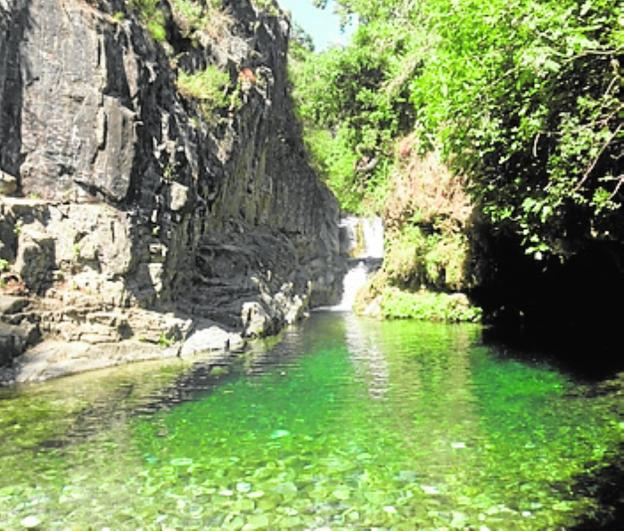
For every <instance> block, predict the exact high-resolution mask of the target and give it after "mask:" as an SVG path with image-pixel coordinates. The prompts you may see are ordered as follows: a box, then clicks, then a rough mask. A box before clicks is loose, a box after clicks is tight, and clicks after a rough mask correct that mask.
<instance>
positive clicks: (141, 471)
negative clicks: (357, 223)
mask: <svg viewBox="0 0 624 531" xmlns="http://www.w3.org/2000/svg"><path fill="white" fill-rule="evenodd" d="M480 338H481V333H480V329H479V328H478V327H473V326H460V325H454V326H449V325H438V324H424V323H418V322H377V321H372V320H364V319H359V318H356V317H354V316H352V315H349V314H339V313H318V314H315V315H313V316H312V318H311V319H309V320H307V321H306V322H304V323H302V324H301V325H298V326H296V327H293V328H292V329H290V330H288V331H287V332H285V333H284V334H283V336H282V338H281V341H280V342H273V343H272V344H267V345H264V346H256V347H255V348H254V349H253V350H252V351H251V352H249V353H248V354H246V355H243V356H241V357H240V358H239V359H238V360H237V361H236V362H235V363H234V364H233V365H232V366H230V367H214V366H211V365H210V364H208V363H205V362H204V363H202V362H198V363H195V364H188V363H182V362H168V363H166V364H156V365H154V364H149V365H136V366H131V367H126V368H123V369H116V370H112V371H108V372H100V373H92V374H88V375H84V376H80V377H72V378H66V379H63V380H58V381H54V382H49V383H46V384H40V385H33V386H27V387H21V388H12V389H3V390H0V529H21V528H23V527H37V528H39V529H98V530H99V529H106V528H109V529H138V528H141V529H209V528H219V529H288V528H292V529H318V528H331V529H353V528H357V529H362V528H364V529H366V528H383V529H386V528H388V529H390V528H391V529H410V530H412V529H449V528H450V529H481V530H486V529H492V530H495V529H559V528H567V527H573V526H574V525H575V524H577V523H579V522H582V521H585V520H587V519H588V518H592V515H594V514H601V515H604V514H607V513H608V511H609V507H606V506H605V502H604V500H603V499H602V498H601V496H600V492H602V491H604V489H605V486H604V485H601V484H600V481H599V479H600V478H601V477H602V476H603V472H605V474H606V471H607V470H610V469H612V468H613V466H614V464H617V462H618V459H619V455H618V448H619V447H620V445H621V443H622V441H623V439H624V422H622V417H621V413H622V411H621V406H622V404H621V401H618V399H617V395H615V394H612V393H588V392H586V390H587V388H586V387H585V386H583V385H581V384H580V383H578V382H575V381H573V380H572V379H571V378H570V377H568V376H566V375H564V374H562V373H560V372H558V371H556V370H554V369H552V368H549V367H548V366H544V365H538V364H529V363H524V362H520V361H517V360H514V359H513V358H511V357H506V356H502V355H501V354H500V353H498V352H497V351H496V349H494V348H492V347H488V346H484V345H483V344H482V342H481V339H480ZM607 488H608V485H607Z"/></svg>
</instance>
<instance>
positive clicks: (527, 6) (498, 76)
mask: <svg viewBox="0 0 624 531" xmlns="http://www.w3.org/2000/svg"><path fill="white" fill-rule="evenodd" d="M317 3H318V4H319V5H323V4H325V3H326V2H324V1H323V0H320V1H319V2H317ZM336 3H337V5H338V8H339V10H340V13H341V14H342V15H343V16H344V17H349V16H355V17H357V19H358V20H359V25H358V29H357V31H356V34H355V36H354V39H353V42H352V44H351V45H350V46H348V47H344V48H334V49H331V50H329V51H327V52H325V53H322V54H312V53H311V52H310V53H309V54H307V55H306V56H304V57H301V56H300V57H299V58H298V59H297V60H296V61H293V65H292V73H293V79H294V82H295V89H296V90H295V97H296V100H297V102H298V108H299V113H300V116H301V118H302V120H303V122H304V124H305V125H306V130H307V139H308V146H309V148H310V151H311V153H312V156H313V158H314V160H315V161H316V163H317V165H318V167H319V168H320V170H321V172H323V173H324V174H325V176H326V178H327V180H328V183H329V184H330V186H331V187H332V188H333V189H334V191H335V192H336V193H337V195H338V197H339V199H340V201H341V203H342V205H343V207H344V208H345V209H347V210H351V211H362V210H364V209H379V205H380V203H381V202H382V201H383V198H384V194H385V192H386V190H387V187H388V180H389V176H390V170H391V168H392V165H393V164H394V159H395V156H394V155H395V149H396V145H397V142H398V141H399V140H400V139H401V138H402V137H405V136H407V135H410V134H412V135H415V137H416V138H417V146H418V149H419V150H420V151H421V152H422V153H423V154H424V153H425V152H427V151H433V150H438V151H440V152H441V153H442V154H443V157H444V160H445V161H446V163H447V164H448V165H449V166H450V167H451V169H452V170H453V172H455V173H456V174H458V175H462V176H465V177H466V182H467V183H468V184H467V187H468V190H469V192H470V194H471V196H472V198H473V200H474V201H475V203H476V204H477V205H478V207H479V209H480V211H481V213H482V214H483V215H484V216H486V217H487V219H489V220H490V221H491V223H492V224H493V225H494V226H496V227H499V228H501V229H504V230H508V231H511V232H513V233H515V234H517V235H518V236H519V237H520V238H521V239H522V242H523V245H524V247H525V250H526V251H527V252H528V253H530V254H533V255H534V256H535V257H537V258H541V257H542V256H543V255H547V254H551V255H556V256H559V257H560V258H562V259H565V257H567V256H569V255H570V254H573V253H574V252H575V250H576V249H579V248H581V247H582V246H583V245H584V244H585V243H586V242H588V241H593V240H606V241H609V240H615V241H620V242H621V241H623V238H624V223H623V222H624V219H623V216H622V208H621V203H622V201H623V200H624V186H622V184H623V183H624V163H623V162H624V103H623V97H622V96H623V93H624V90H623V89H624V77H623V74H622V62H623V61H624V4H622V3H618V2H613V1H612V0H556V1H555V0H540V1H537V0H491V1H490V2H486V3H484V2H482V1H480V0H421V1H418V2H417V1H414V0H336Z"/></svg>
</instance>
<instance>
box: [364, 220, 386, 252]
mask: <svg viewBox="0 0 624 531" xmlns="http://www.w3.org/2000/svg"><path fill="white" fill-rule="evenodd" d="M361 223H362V233H363V234H364V253H365V254H364V256H363V257H362V258H383V256H384V227H383V222H382V221H381V218H380V217H379V216H375V217H373V218H364V219H363V220H362V221H361Z"/></svg>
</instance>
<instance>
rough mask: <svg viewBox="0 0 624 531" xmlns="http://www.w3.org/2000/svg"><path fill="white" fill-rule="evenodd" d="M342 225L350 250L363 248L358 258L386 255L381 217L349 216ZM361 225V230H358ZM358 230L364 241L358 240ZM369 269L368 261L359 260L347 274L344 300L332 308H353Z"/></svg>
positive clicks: (338, 309) (348, 309)
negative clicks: (345, 231)
mask: <svg viewBox="0 0 624 531" xmlns="http://www.w3.org/2000/svg"><path fill="white" fill-rule="evenodd" d="M341 226H342V227H345V228H346V230H347V234H348V238H349V242H348V243H349V249H348V250H349V251H352V250H353V249H358V248H360V249H362V251H361V252H359V253H357V255H356V258H361V259H364V260H365V259H380V258H383V256H384V229H383V222H382V221H381V218H379V217H373V218H364V219H362V218H356V217H353V216H349V217H347V218H344V219H343V220H342V222H341ZM358 226H360V227H361V232H359V231H358ZM358 232H359V234H361V235H362V237H363V239H364V241H363V242H358V241H357V239H358ZM368 273H369V269H368V267H367V265H366V262H364V261H361V262H358V263H357V265H356V266H354V267H352V268H351V269H350V270H349V272H348V273H347V274H346V275H345V277H344V280H343V283H342V286H343V288H342V289H343V291H342V300H341V301H340V304H338V305H337V306H332V307H331V308H330V309H331V310H333V311H337V312H349V311H351V310H352V309H353V304H354V303H355V298H356V296H357V293H358V291H359V290H360V289H361V288H362V287H364V284H366V280H367V279H368Z"/></svg>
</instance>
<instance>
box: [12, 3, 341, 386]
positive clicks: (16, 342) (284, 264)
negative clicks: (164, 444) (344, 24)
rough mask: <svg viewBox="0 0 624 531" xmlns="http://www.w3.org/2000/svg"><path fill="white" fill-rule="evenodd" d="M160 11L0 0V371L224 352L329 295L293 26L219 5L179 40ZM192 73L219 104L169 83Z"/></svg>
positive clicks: (323, 196) (327, 248) (334, 208)
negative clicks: (296, 79)
mask: <svg viewBox="0 0 624 531" xmlns="http://www.w3.org/2000/svg"><path fill="white" fill-rule="evenodd" d="M128 4H129V5H130V7H129V5H128ZM174 4H175V2H171V3H169V2H167V1H163V2H160V3H159V4H158V8H157V9H158V10H159V11H158V13H157V14H158V16H159V17H160V19H159V20H162V27H163V30H164V31H165V32H166V35H165V38H158V39H156V38H155V37H154V35H153V34H152V33H153V32H152V33H150V32H149V31H148V29H147V28H149V24H150V21H148V20H145V19H144V18H141V12H140V10H138V8H135V9H132V6H133V5H134V6H137V5H138V6H140V5H141V2H134V3H132V2H131V3H127V2H122V1H116V0H102V1H100V2H93V1H92V2H86V1H84V0H0V190H1V191H2V193H3V195H2V196H0V239H1V243H0V260H2V262H0V265H1V266H2V267H1V268H0V269H2V270H3V273H2V288H1V291H2V293H3V294H2V296H1V298H0V300H1V301H2V304H0V314H2V316H1V320H2V324H0V351H1V352H2V355H0V362H4V364H5V365H7V366H9V368H8V369H5V370H4V373H3V374H4V379H5V380H18V381H25V380H36V379H42V378H46V377H49V376H51V375H56V374H65V373H68V372H75V371H77V370H83V369H84V368H90V367H99V366H106V365H110V364H115V363H120V362H123V361H128V360H133V359H144V358H151V357H160V356H165V355H186V354H190V353H192V352H195V351H198V350H206V349H219V350H222V349H228V348H230V349H235V348H239V347H240V346H241V345H242V344H243V343H244V341H245V338H247V337H257V336H264V335H268V334H272V333H276V332H277V331H279V329H281V327H283V326H284V325H285V324H287V323H291V322H293V321H295V320H296V319H298V318H300V317H301V316H302V315H303V314H304V313H305V312H306V311H307V310H308V309H309V308H310V307H311V306H313V305H318V304H327V303H331V302H333V301H335V300H336V298H337V297H338V296H339V293H337V292H339V290H340V279H341V275H342V273H343V265H342V264H341V259H340V257H339V238H338V218H339V208H338V205H337V203H336V201H335V199H334V197H333V196H332V194H331V193H330V192H329V190H328V189H327V188H326V187H325V186H324V185H323V184H322V183H320V182H319V181H318V179H317V178H316V176H315V174H314V172H313V171H312V169H311V168H310V166H309V165H308V163H307V161H306V157H305V152H304V148H303V144H302V141H301V134H300V130H299V125H298V122H297V120H296V118H295V115H294V113H293V109H292V104H291V100H290V96H289V83H288V77H287V64H286V56H287V49H288V36H289V31H290V27H289V22H288V20H287V19H286V18H284V17H283V16H282V14H281V13H280V12H279V11H278V10H277V8H276V6H269V7H270V9H265V10H259V9H258V8H255V7H254V6H253V5H252V3H250V2H249V0H231V1H225V2H223V5H222V6H221V8H220V9H219V10H218V11H217V10H213V12H212V16H213V17H214V18H213V19H211V20H212V22H210V20H209V22H210V24H208V25H207V26H206V27H205V28H198V29H197V30H196V31H194V32H193V33H192V34H191V33H190V32H189V31H188V29H186V30H185V28H184V27H183V26H184V25H183V24H182V21H181V20H180V18H179V17H176V11H175V9H174V8H175V6H174ZM199 4H200V5H201V2H200V3H199ZM207 9H208V8H207V7H205V10H204V11H206V10H207ZM206 16H209V15H206ZM217 17H218V18H217ZM207 68H213V69H218V70H219V71H221V72H224V73H226V74H227V76H228V77H227V79H229V84H226V86H224V87H223V88H222V89H221V90H222V92H223V94H221V95H222V96H224V97H225V98H226V99H227V101H228V102H229V103H228V105H227V106H221V107H218V108H214V109H206V105H207V103H206V101H202V99H201V97H195V98H194V97H189V96H188V95H186V96H184V95H183V94H182V91H181V90H180V88H179V79H180V76H181V75H184V74H185V73H190V74H193V73H197V72H202V71H204V70H205V69H207ZM25 350H26V351H27V352H26V354H23V355H21V356H19V357H17V356H18V355H20V354H21V353H22V352H23V351H25ZM50 367H56V368H55V369H50Z"/></svg>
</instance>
